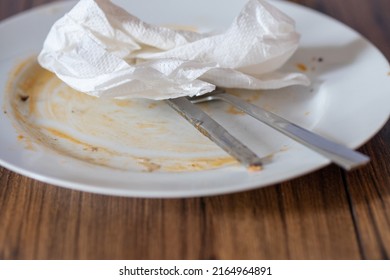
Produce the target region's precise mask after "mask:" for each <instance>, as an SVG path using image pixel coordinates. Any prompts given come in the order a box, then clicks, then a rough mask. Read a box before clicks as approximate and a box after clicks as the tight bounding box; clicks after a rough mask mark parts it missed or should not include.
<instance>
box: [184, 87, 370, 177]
mask: <svg viewBox="0 0 390 280" xmlns="http://www.w3.org/2000/svg"><path fill="white" fill-rule="evenodd" d="M188 99H189V100H190V101H191V102H192V103H195V104H196V103H201V102H208V101H214V100H220V101H224V102H227V103H229V104H231V105H233V106H234V107H236V108H237V109H239V110H240V111H242V112H244V113H246V114H248V115H250V116H252V117H254V118H255V119H257V120H259V121H261V122H263V123H265V124H267V125H268V126H270V127H272V128H274V129H276V130H277V131H279V132H281V133H283V134H284V135H286V136H288V137H290V138H292V139H294V140H295V141H297V142H299V143H301V144H303V145H305V146H306V147H308V148H310V149H312V150H314V151H316V152H317V153H319V154H321V155H322V156H324V157H326V158H328V159H329V160H331V162H333V163H335V164H337V165H339V166H341V167H342V168H344V169H345V170H352V169H354V168H357V167H360V166H363V165H365V164H367V163H368V162H369V160H370V158H369V157H367V156H366V155H364V154H362V153H359V152H357V151H354V150H352V149H349V148H348V147H346V146H344V145H341V144H338V143H335V142H333V141H330V140H328V139H326V138H324V137H322V136H320V135H318V134H315V133H314V132H311V131H309V130H307V129H305V128H302V127H300V126H298V125H297V124H294V123H292V122H290V121H288V120H286V119H284V118H282V117H280V116H278V115H276V114H274V113H272V112H270V111H267V110H265V109H263V108H261V107H258V106H255V105H253V104H251V103H248V102H245V101H243V100H242V99H240V98H238V97H236V96H234V95H231V94H229V93H226V91H225V90H223V89H221V88H217V89H216V90H214V91H213V92H211V93H208V94H205V95H201V96H195V97H189V98H188Z"/></svg>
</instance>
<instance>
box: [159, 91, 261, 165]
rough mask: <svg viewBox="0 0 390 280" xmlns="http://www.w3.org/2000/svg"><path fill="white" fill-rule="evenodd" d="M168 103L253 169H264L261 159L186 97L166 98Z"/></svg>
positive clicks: (204, 133)
mask: <svg viewBox="0 0 390 280" xmlns="http://www.w3.org/2000/svg"><path fill="white" fill-rule="evenodd" d="M166 102H167V103H168V105H169V106H170V107H171V108H173V109H174V110H175V111H176V112H178V113H179V114H180V115H181V116H182V117H184V118H185V119H186V120H187V121H188V122H190V123H191V124H192V125H193V126H194V127H195V128H196V129H197V130H199V131H200V132H201V133H202V134H203V135H205V136H206V137H208V138H209V139H210V140H211V141H213V142H214V143H215V144H217V145H218V146H219V147H221V148H222V149H223V150H224V151H225V152H227V153H228V154H230V155H231V156H232V157H233V158H235V159H236V160H237V161H239V162H240V163H241V164H243V165H244V166H245V167H247V168H248V169H249V170H251V171H257V170H261V169H262V161H261V159H260V158H259V157H258V156H257V155H256V154H255V153H254V152H253V151H252V150H250V149H249V148H248V147H247V146H246V145H244V144H243V143H241V142H240V141H239V140H238V139H237V138H235V137H234V136H233V135H231V134H230V133H229V132H228V131H227V130H226V129H225V128H223V127H222V126H221V125H220V124H218V123H217V122H216V121H215V120H214V119H212V118H211V117H210V116H209V115H207V114H206V113H205V112H204V111H202V110H201V109H200V108H199V107H198V106H196V105H194V104H192V103H191V101H189V100H188V99H187V98H186V97H179V98H175V99H168V100H166Z"/></svg>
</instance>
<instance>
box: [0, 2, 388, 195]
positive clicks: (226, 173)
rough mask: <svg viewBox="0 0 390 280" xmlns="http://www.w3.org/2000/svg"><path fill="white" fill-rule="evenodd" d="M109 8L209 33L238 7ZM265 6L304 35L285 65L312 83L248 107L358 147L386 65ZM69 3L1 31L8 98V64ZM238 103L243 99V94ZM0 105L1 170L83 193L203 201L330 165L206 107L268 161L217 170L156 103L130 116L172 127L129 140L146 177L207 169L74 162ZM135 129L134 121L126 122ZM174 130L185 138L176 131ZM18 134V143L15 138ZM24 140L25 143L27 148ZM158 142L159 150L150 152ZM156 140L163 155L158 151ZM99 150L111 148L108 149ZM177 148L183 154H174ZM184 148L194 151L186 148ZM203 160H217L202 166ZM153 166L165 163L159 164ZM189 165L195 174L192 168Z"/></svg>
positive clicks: (300, 13) (299, 12) (379, 119)
mask: <svg viewBox="0 0 390 280" xmlns="http://www.w3.org/2000/svg"><path fill="white" fill-rule="evenodd" d="M115 2H117V3H119V4H120V5H122V6H123V7H125V8H126V9H128V10H129V11H131V12H132V13H133V14H135V15H137V16H139V17H140V18H142V19H143V20H145V21H148V22H151V23H154V24H165V25H169V24H174V25H176V26H177V25H179V26H192V27H194V26H195V27H196V28H198V30H201V31H207V30H211V29H223V28H224V27H226V26H228V25H229V24H230V22H231V20H232V19H233V18H234V16H235V15H236V14H237V13H238V12H239V10H240V9H241V7H242V6H243V5H244V3H245V2H246V1H244V0H240V1H232V2H229V5H226V2H225V1H224V0H218V1H207V0H198V1H181V0H169V1H159V0H148V1H142V2H141V1H124V0H123V1H115ZM273 3H274V4H275V5H276V6H277V7H278V8H280V9H281V10H283V11H285V12H286V13H287V14H288V15H290V16H291V17H292V18H294V19H295V20H296V22H297V28H298V30H299V32H300V33H301V34H302V43H301V47H300V49H299V50H298V52H297V53H296V54H295V55H294V57H293V58H292V59H291V60H290V62H289V63H288V65H286V68H294V69H295V70H297V69H296V68H301V70H303V68H306V73H307V74H308V75H309V76H310V77H311V79H312V81H313V85H312V86H311V87H310V88H308V89H305V88H302V87H292V88H288V89H285V90H281V91H276V92H265V93H263V94H261V96H257V97H256V98H252V100H253V102H255V103H258V104H260V105H262V106H266V107H268V108H269V109H272V110H274V111H275V112H277V113H279V114H280V115H282V116H284V117H286V118H288V119H290V120H292V121H294V122H296V123H298V124H300V125H302V126H304V127H306V128H308V129H311V130H313V131H315V132H317V133H319V134H321V135H323V136H325V137H328V138H330V139H332V140H335V141H337V142H339V143H342V144H345V145H347V146H349V147H351V148H356V147H358V146H360V145H362V144H363V143H364V142H366V141H367V140H368V139H370V138H371V137H372V136H373V135H374V134H375V133H377V132H378V130H379V129H380V128H381V127H382V126H383V125H384V124H385V122H386V121H387V120H388V118H389V104H390V95H389V94H388V93H389V92H390V76H389V72H390V69H389V64H388V62H387V61H386V59H385V58H384V57H383V55H382V54H381V53H380V52H379V51H378V50H377V49H376V48H375V47H374V46H373V45H372V44H370V43H369V42H368V41H367V40H365V39H364V38H362V37H361V36H360V35H359V34H357V33H356V32H355V31H353V30H351V29H350V28H348V27H346V26H345V25H343V24H341V23H339V22H337V21H335V20H333V19H331V18H329V17H327V16H324V15H322V14H319V13H317V12H315V11H312V10H310V9H307V8H304V7H301V6H298V5H296V4H292V3H288V2H284V1H275V2H273ZM74 4H75V1H66V2H56V3H53V4H50V5H45V6H42V7H39V8H37V9H34V10H31V11H28V12H26V13H23V14H20V15H18V16H16V17H13V18H10V19H7V20H5V21H3V22H2V23H1V24H0V38H1V44H0V84H1V87H2V88H5V89H6V90H5V91H6V92H7V91H8V92H10V93H11V94H12V92H13V91H14V90H15V89H14V88H13V87H12V85H11V86H10V85H9V80H10V79H11V78H12V77H10V75H11V74H10V73H12V71H13V69H15V67H16V65H18V64H19V63H20V62H21V61H22V60H23V59H26V58H28V57H31V56H34V55H36V54H37V53H38V52H39V50H40V48H41V45H42V42H43V40H44V38H45V36H46V34H47V32H48V30H49V28H50V26H51V25H52V24H53V22H54V21H55V20H56V19H58V18H59V17H61V16H62V15H63V14H64V13H65V12H66V11H67V10H69V9H70V8H71V7H72V6H73V5H74ZM150 7H153V8H150ZM215 11H218V12H215ZM243 96H244V97H248V98H251V96H250V93H249V94H248V93H245V94H244V95H243ZM30 101H31V100H30ZM1 102H2V108H4V112H3V113H2V117H1V119H0V130H1V135H0V141H1V146H0V163H1V165H3V166H4V167H6V168H8V169H10V170H13V171H15V172H18V173H21V174H23V175H25V176H29V177H32V178H35V179H37V180H40V181H44V182H47V183H51V184H54V185H58V186H62V187H66V188H72V189H77V190H81V191H87V192H95V193H101V194H109V195H120V196H137V197H191V196H207V195H215V194H223V193H230V192H237V191H243V190H247V189H253V188H258V187H262V186H266V185H270V184H275V183H278V182H281V181H285V180H288V179H291V178H294V177H297V176H300V175H303V174H306V173H309V172H312V171H314V170H317V169H319V168H321V167H324V166H326V165H327V164H329V161H328V160H327V159H324V158H323V157H321V156H319V155H317V154H316V153H314V152H312V151H310V150H308V149H306V148H305V147H303V146H301V145H299V144H297V143H295V142H294V141H291V140H290V139H288V138H286V137H285V136H283V135H280V134H279V133H277V132H275V131H273V130H272V129H270V128H268V127H265V126H264V125H262V124H259V123H258V122H256V121H254V120H253V119H251V118H249V117H247V116H242V115H236V114H232V113H226V112H227V110H229V107H227V106H224V105H222V104H210V105H209V106H208V108H206V109H208V110H209V112H210V113H211V114H212V116H213V117H215V118H216V119H217V120H219V121H220V122H221V123H222V124H223V125H224V126H226V127H227V128H228V129H230V130H231V131H233V132H234V134H235V135H236V136H237V137H238V138H240V139H241V140H242V141H243V142H245V143H246V144H247V145H248V146H250V147H251V148H252V149H254V150H255V151H256V152H257V153H258V154H259V155H262V156H264V157H267V158H268V163H267V164H266V165H265V168H264V170H263V171H261V172H258V173H250V172H247V171H246V170H245V169H244V168H242V167H241V166H239V165H237V164H225V163H226V162H219V163H216V162H218V159H219V158H226V155H225V154H224V152H223V151H221V150H219V148H217V147H215V146H214V144H213V143H210V142H209V141H208V140H205V139H204V138H202V137H203V136H201V135H199V134H197V132H196V131H195V130H194V129H193V128H192V127H191V126H190V125H189V124H187V123H186V122H185V121H184V120H182V119H180V117H178V116H177V115H176V114H174V113H173V112H171V111H169V109H168V108H167V107H164V105H158V106H156V107H158V108H159V109H158V112H157V113H150V114H147V116H144V115H142V114H139V115H138V116H136V117H135V118H137V117H138V118H139V120H140V121H141V120H144V119H145V118H152V117H153V116H156V115H153V114H160V115H159V120H160V118H161V120H166V122H168V124H167V125H166V128H167V129H168V131H169V129H171V132H173V134H171V133H168V132H165V134H164V135H162V136H164V137H160V139H157V138H158V137H157V138H156V139H154V137H151V136H150V135H148V134H147V136H145V137H144V138H142V137H143V134H142V133H143V132H142V129H140V130H136V131H134V133H133V135H134V134H136V136H139V137H140V138H139V139H141V142H143V141H142V139H145V142H148V141H149V142H150V143H151V144H150V145H151V146H148V145H146V144H145V146H142V147H141V146H137V147H134V149H133V150H132V149H131V147H130V150H132V152H133V153H135V154H137V156H138V159H139V158H147V159H146V160H145V161H144V162H141V163H142V164H141V165H140V166H141V167H142V166H147V167H148V168H149V171H151V170H154V169H158V168H154V167H155V165H154V162H153V159H154V158H156V160H157V158H160V159H161V158H166V159H167V160H168V161H170V160H173V161H175V160H181V158H182V159H183V160H184V161H186V160H187V164H188V163H189V162H191V160H192V159H193V158H206V160H205V162H206V163H205V162H203V163H201V164H200V165H202V164H203V165H202V166H201V168H200V169H202V168H204V169H205V170H201V171H191V168H189V167H188V166H187V167H188V169H186V168H187V167H186V168H182V169H181V170H180V172H174V168H171V170H170V171H169V168H165V169H164V168H161V169H158V170H154V172H145V171H142V168H141V169H139V168H138V167H137V163H135V165H134V166H133V165H131V164H128V165H126V168H124V169H126V170H119V169H118V168H111V167H107V166H104V165H102V164H91V163H88V162H85V161H83V160H78V159H76V158H74V157H72V156H71V155H72V154H67V153H65V155H64V154H63V153H60V152H59V151H58V149H57V148H56V146H54V148H53V149H48V148H47V147H46V146H45V145H43V144H36V143H38V142H37V141H36V139H35V138H39V137H38V136H33V135H31V134H29V133H28V128H26V127H23V126H22V125H21V124H20V122H18V121H17V120H16V118H15V113H13V112H12V109H11V108H10V98H9V97H7V98H6V97H2V98H1ZM141 105H142V106H146V105H145V104H141ZM149 105H150V104H149ZM142 106H141V107H142ZM137 108H138V107H137ZM136 110H137V109H136ZM135 112H136V113H137V112H138V113H139V111H135ZM122 117H123V116H122ZM31 119H33V118H31ZM32 121H35V122H38V121H39V120H35V119H34V120H32ZM150 121H153V119H150ZM136 123H137V122H136V119H135V120H134V121H133V123H132V125H135V124H136ZM174 128H175V129H176V130H178V131H183V133H185V134H187V136H183V135H182V134H180V133H179V134H175V133H174V131H175V130H174ZM59 129H61V127H60V128H59ZM64 129H65V128H64ZM26 130H27V131H26ZM21 134H22V135H23V139H20V138H21ZM34 137H35V138H34ZM181 137H184V138H181ZM18 138H19V140H18ZM26 138H29V139H28V141H27V140H26ZM183 139H184V140H186V141H190V140H191V139H193V143H190V144H188V143H183ZM63 140H64V139H63ZM65 140H66V139H65ZM65 140H64V143H65V145H70V146H69V147H71V144H72V145H74V146H77V143H74V142H73V143H71V144H70V143H67V142H66V141H65ZM88 140H91V139H88ZM92 140H93V139H92ZM92 140H91V141H92ZM95 140H96V139H95ZM106 140H107V139H106ZM111 140H112V139H111ZM153 141H154V142H153ZM158 141H160V143H161V147H158V146H159V144H158ZM197 141H198V142H197ZM114 142H115V141H114ZM149 142H148V143H149ZM163 142H164V143H165V144H166V145H167V147H168V148H162V147H163V146H164V145H165V144H164V143H163ZM156 143H157V144H156ZM172 143H173V144H172ZM175 143H176V144H177V145H178V146H175V145H174V144H175ZM31 145H32V146H33V148H31ZM107 145H111V146H112V145H114V146H115V143H113V142H111V143H109V144H107ZM183 145H184V146H183ZM72 147H73V146H72ZM124 147H125V148H126V149H127V148H128V147H126V146H124ZM148 147H149V148H148ZM175 147H184V148H185V149H184V151H181V150H180V149H177V150H174V148H175ZM191 147H196V148H194V150H193V151H192V150H191V149H190V148H191ZM199 147H201V148H199ZM203 148H204V149H203ZM172 149H173V150H172ZM84 150H85V149H84ZM94 152H96V150H95V151H94ZM197 153H199V154H197ZM118 158H120V156H118V157H113V158H112V159H109V160H112V162H110V163H109V164H107V165H111V164H113V165H115V164H116V165H120V164H122V163H123V162H121V161H120V160H119V161H118ZM210 159H211V161H213V159H215V161H214V162H213V163H212V164H210ZM106 160H107V159H106ZM122 160H123V158H122ZM150 160H151V162H149V161H150ZM208 160H209V161H208ZM100 163H101V162H100ZM138 163H139V162H138ZM150 164H152V166H150ZM159 164H161V165H163V166H164V163H163V162H159ZM194 164H195V165H198V167H199V162H194ZM211 167H214V168H211ZM210 168H211V169H210ZM179 169H180V168H179Z"/></svg>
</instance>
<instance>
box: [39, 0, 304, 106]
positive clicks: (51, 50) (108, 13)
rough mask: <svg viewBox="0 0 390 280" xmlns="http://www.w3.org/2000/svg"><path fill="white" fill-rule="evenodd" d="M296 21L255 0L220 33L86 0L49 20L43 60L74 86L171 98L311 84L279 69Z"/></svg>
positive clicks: (295, 37) (293, 44) (293, 45)
mask: <svg viewBox="0 0 390 280" xmlns="http://www.w3.org/2000/svg"><path fill="white" fill-rule="evenodd" d="M299 38H300V36H299V34H298V33H297V32H296V31H295V26H294V21H293V20H292V19H290V18H289V17H288V16H287V15H285V14H283V13H282V12H281V11H279V10H278V9H276V8H275V7H274V6H272V5H271V4H270V3H268V2H266V1H263V0H250V1H248V3H247V4H246V5H245V7H244V8H243V10H242V11H241V13H240V14H239V15H238V16H237V17H236V18H235V19H234V20H233V22H232V24H231V26H230V27H229V28H228V29H227V30H225V31H224V32H222V33H219V34H200V33H197V32H191V31H180V30H173V29H170V28H166V27H162V26H153V25H150V24H148V23H145V22H142V21H141V20H140V19H138V18H137V17H135V16H133V15H131V14H129V13H128V12H127V11H125V10H124V9H122V8H120V7H118V6H117V5H115V4H114V3H112V2H111V1H108V0H81V1H79V2H78V3H77V5H76V6H75V7H74V8H73V9H72V10H71V11H70V12H68V13H67V14H65V15H64V16H63V17H62V18H61V19H59V20H58V21H57V22H56V23H55V24H54V25H53V26H52V28H51V30H50V32H49V34H48V36H47V38H46V40H45V42H44V46H43V49H42V51H41V53H40V54H39V57H38V61H39V63H40V64H41V66H42V67H44V68H46V69H48V70H50V71H52V72H54V73H55V74H56V75H57V76H58V77H59V78H60V79H61V80H63V81H64V82H65V83H66V84H68V85H69V86H71V87H73V88H74V89H76V90H78V91H81V92H85V93H87V94H90V95H94V96H98V97H112V98H119V99H126V98H148V99H156V100H160V99H168V98H176V97H180V96H194V95H202V94H204V93H207V92H210V91H212V90H214V88H215V86H221V87H227V88H232V87H234V88H245V89H275V88H281V87H286V86H289V85H295V84H302V85H308V83H309V81H308V79H307V77H306V76H305V75H303V74H301V73H280V72H277V70H278V69H279V68H280V67H281V66H282V65H283V64H284V63H285V62H286V61H287V60H288V59H289V58H290V57H291V55H292V54H293V53H294V52H295V50H296V49H297V47H298V44H299Z"/></svg>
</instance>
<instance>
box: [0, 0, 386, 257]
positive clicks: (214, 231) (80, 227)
mask: <svg viewBox="0 0 390 280" xmlns="http://www.w3.org/2000/svg"><path fill="white" fill-rule="evenodd" d="M46 2H51V1H50V0H23V1H22V0H5V1H3V0H2V1H1V2H0V19H4V18H6V17H8V16H11V15H13V14H16V13H18V12H20V11H23V10H26V9H29V8H31V7H33V6H37V5H40V4H43V3H46ZM294 2H298V3H300V4H303V5H305V6H308V7H311V8H313V9H316V10H319V11H321V12H323V13H326V14H329V15H330V16H332V17H334V18H337V19H339V20H341V21H342V22H344V23H346V24H347V25H349V26H351V27H352V28H354V29H356V30H357V31H359V32H360V33H362V34H363V35H364V36H365V37H367V38H368V39H369V40H371V41H372V42H373V43H374V44H375V45H376V46H378V47H379V49H380V50H381V51H382V52H383V53H384V54H385V56H386V57H387V58H388V59H389V58H390V17H389V11H390V1H388V0H370V1H367V0H343V1H339V0H296V1H294ZM2 43H3V42H1V44H2ZM389 71H390V70H389ZM389 78H390V77H389ZM389 143H390V123H387V124H386V126H385V127H384V128H383V129H382V130H381V131H380V132H379V134H377V135H376V136H375V137H374V138H373V139H372V140H370V141H369V142H368V143H367V144H366V145H364V146H363V147H362V148H361V149H360V151H362V152H363V153H366V154H367V155H369V156H370V157H371V158H372V162H371V163H370V164H369V165H368V166H367V167H365V168H363V169H360V170H357V171H353V172H349V173H346V172H344V171H343V170H341V169H339V168H338V167H336V166H329V167H326V168H324V169H322V170H319V171H317V172H315V173H312V174H309V175H307V176H304V177H301V178H298V179H295V180H292V181H289V182H285V183H282V184H277V185H274V186H270V187H267V188H263V189H258V190H254V191H248V192H243V193H238V194H232V195H224V196H217V197H206V198H193V199H168V200H163V199H137V198H119V197H109V196H103V195H96V194H89V193H82V192H78V191H72V190H67V189H63V188H58V187H55V186H51V185H48V184H44V183H41V182H38V181H35V180H32V179H29V178H26V177H23V176H21V175H18V174H15V173H13V172H11V171H8V170H6V169H4V168H0V259H388V258H389V257H390V164H389V162H390V145H389Z"/></svg>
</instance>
